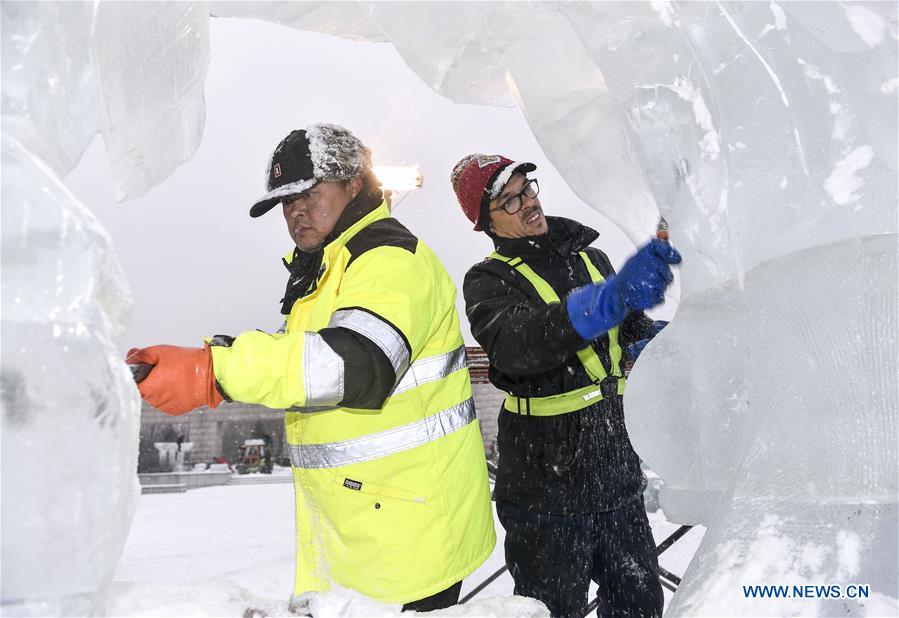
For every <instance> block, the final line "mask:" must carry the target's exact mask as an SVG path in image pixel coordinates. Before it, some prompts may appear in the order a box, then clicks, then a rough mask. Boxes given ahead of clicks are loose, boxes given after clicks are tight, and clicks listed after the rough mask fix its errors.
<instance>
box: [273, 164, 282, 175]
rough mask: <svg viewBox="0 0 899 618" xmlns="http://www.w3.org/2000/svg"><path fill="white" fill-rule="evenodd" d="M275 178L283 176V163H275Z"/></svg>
mask: <svg viewBox="0 0 899 618" xmlns="http://www.w3.org/2000/svg"><path fill="white" fill-rule="evenodd" d="M274 171H275V178H281V164H280V163H275V170H274Z"/></svg>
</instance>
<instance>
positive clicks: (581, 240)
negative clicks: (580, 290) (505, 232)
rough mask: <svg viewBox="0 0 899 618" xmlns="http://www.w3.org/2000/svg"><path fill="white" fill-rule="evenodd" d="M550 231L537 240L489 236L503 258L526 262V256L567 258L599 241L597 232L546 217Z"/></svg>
mask: <svg viewBox="0 0 899 618" xmlns="http://www.w3.org/2000/svg"><path fill="white" fill-rule="evenodd" d="M546 223H547V225H548V226H549V231H548V232H547V233H546V234H542V235H540V236H527V237H525V238H500V237H498V236H492V238H493V246H494V247H496V252H497V253H499V254H500V255H503V256H505V257H509V258H513V257H520V258H521V259H523V260H524V261H527V259H528V256H531V257H538V256H543V257H545V256H547V255H549V256H554V255H558V256H562V257H566V256H569V255H572V254H576V253H577V252H578V251H583V250H584V249H586V248H587V247H589V246H590V244H591V243H593V241H595V240H596V239H597V238H599V232H597V231H596V230H594V229H592V228H589V227H587V226H586V225H582V224H580V223H578V222H577V221H574V220H573V219H566V218H565V217H547V218H546Z"/></svg>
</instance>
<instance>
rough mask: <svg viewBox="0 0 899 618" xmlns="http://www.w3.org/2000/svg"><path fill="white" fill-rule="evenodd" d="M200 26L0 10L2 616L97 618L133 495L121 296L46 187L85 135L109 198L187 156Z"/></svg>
mask: <svg viewBox="0 0 899 618" xmlns="http://www.w3.org/2000/svg"><path fill="white" fill-rule="evenodd" d="M126 7H127V8H126ZM208 20H209V16H208V7H207V6H206V4H205V3H197V4H183V3H171V4H162V3H129V4H127V5H126V4H124V3H102V4H100V5H96V4H95V3H89V2H72V3H51V2H41V3H38V2H27V3H26V2H4V3H2V41H3V42H2V45H3V49H2V52H3V53H2V88H3V99H2V113H3V116H2V127H3V141H2V170H3V182H2V209H3V211H2V215H3V225H2V280H3V294H2V346H3V350H2V374H0V406H2V409H0V420H2V493H3V500H2V586H0V588H2V601H0V603H2V604H0V613H2V614H3V615H15V616H24V615H35V616H50V615H55V616H62V615H66V616H91V615H97V614H102V613H104V611H105V605H106V597H107V595H108V592H109V586H110V584H111V581H112V576H113V572H114V570H115V566H116V563H117V562H118V559H119V556H120V554H121V551H122V548H123V546H124V543H125V539H126V537H127V534H128V528H129V526H130V523H131V516H132V514H133V511H134V508H135V506H136V504H137V496H138V494H139V487H138V483H137V475H136V472H137V450H138V449H137V446H138V431H139V420H140V398H139V396H138V394H137V391H136V389H135V388H134V384H133V381H132V379H131V376H130V372H129V371H128V370H127V368H126V367H125V365H124V363H123V362H122V360H121V359H120V358H119V354H118V351H117V348H116V346H115V344H114V338H115V337H116V336H117V335H118V334H120V333H121V331H122V326H123V321H124V319H125V318H126V316H127V312H128V308H129V306H130V304H131V299H130V298H131V297H130V291H129V287H128V284H127V282H126V280H125V277H124V273H123V272H122V269H121V266H120V264H119V261H118V258H117V256H116V254H115V251H114V250H113V247H112V243H111V241H110V238H109V236H108V235H107V233H106V231H105V230H104V229H103V228H102V226H101V225H100V223H99V222H98V221H97V219H96V218H95V217H94V216H93V215H92V214H91V212H90V210H89V209H88V208H87V207H86V206H85V205H83V204H81V203H80V202H79V201H78V200H77V199H76V198H75V197H74V196H73V195H72V194H71V193H70V192H69V191H68V190H67V189H66V188H65V186H64V185H63V183H62V181H61V180H60V178H61V177H62V176H64V175H65V174H66V173H68V172H69V171H71V169H72V168H73V167H74V166H75V164H76V163H77V162H78V160H79V158H80V157H81V155H82V154H83V153H84V150H85V149H86V148H87V146H88V145H89V144H90V142H91V141H92V140H93V139H94V136H95V135H96V133H97V132H98V131H103V133H104V135H105V137H106V143H107V150H108V152H109V155H110V159H111V160H112V162H113V170H114V174H115V175H116V183H117V190H118V194H119V197H120V198H125V197H134V196H138V195H141V194H142V193H144V192H146V191H147V190H148V189H150V188H152V187H153V186H155V185H156V184H158V183H159V182H161V181H162V180H164V179H165V178H166V177H167V176H168V175H169V174H171V172H172V171H173V170H174V169H175V168H176V167H177V166H178V165H179V164H180V163H181V162H183V161H185V160H187V159H188V158H190V156H192V154H193V152H194V150H195V149H196V147H197V145H198V144H199V140H200V133H201V131H202V126H203V119H204V113H205V109H204V108H205V104H204V102H203V82H204V79H205V71H206V65H207V63H208V51H207V50H208V44H207V39H208V37H207V28H208ZM157 63H159V64H157ZM110 181H111V179H110Z"/></svg>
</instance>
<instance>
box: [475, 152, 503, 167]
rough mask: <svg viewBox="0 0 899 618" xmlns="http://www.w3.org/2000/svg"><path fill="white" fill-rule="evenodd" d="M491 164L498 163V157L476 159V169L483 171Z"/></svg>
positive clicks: (486, 156) (484, 156) (483, 156)
mask: <svg viewBox="0 0 899 618" xmlns="http://www.w3.org/2000/svg"><path fill="white" fill-rule="evenodd" d="M493 163H499V155H489V156H488V155H482V156H480V157H478V167H480V168H481V169H484V168H485V167H487V166H488V165H492V164H493Z"/></svg>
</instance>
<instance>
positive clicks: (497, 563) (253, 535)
mask: <svg viewBox="0 0 899 618" xmlns="http://www.w3.org/2000/svg"><path fill="white" fill-rule="evenodd" d="M285 480H286V479H285ZM293 521H294V506H293V487H292V485H291V484H290V483H289V482H285V483H281V484H260V485H226V486H218V487H208V488H203V489H195V490H191V491H189V492H187V493H181V494H150V495H144V496H141V498H140V503H139V506H138V509H137V514H136V515H135V518H134V523H133V524H132V526H131V533H130V535H129V537H128V542H127V545H126V546H125V551H124V554H123V556H122V559H121V561H120V562H119V566H118V570H117V571H116V575H115V584H114V587H113V592H112V597H111V599H110V603H109V607H108V610H109V614H110V615H113V616H242V615H243V614H244V612H245V610H246V609H247V608H259V609H262V610H263V611H264V612H265V613H266V614H268V615H270V616H273V615H285V614H286V613H287V600H288V599H289V597H290V594H291V592H292V589H293V569H294V559H293V552H294V524H293ZM650 522H651V523H652V527H653V533H654V535H655V538H656V543H657V544H658V543H659V542H661V541H662V540H663V539H664V538H665V537H667V536H668V535H669V534H671V533H672V532H673V531H674V530H676V529H677V527H678V526H677V524H672V523H669V522H668V521H666V520H665V519H664V517H663V516H662V514H661V512H657V513H653V514H650ZM496 532H497V546H496V549H495V550H494V552H493V554H492V555H491V556H490V558H489V559H488V560H487V561H486V562H485V563H484V564H483V565H482V566H481V567H480V568H479V569H478V570H477V571H476V572H475V573H473V574H472V575H471V576H469V577H468V578H466V580H465V582H464V583H463V587H462V596H463V597H464V596H465V595H466V594H467V593H468V591H470V590H472V589H473V588H474V587H476V586H477V585H478V584H480V583H481V582H483V581H484V580H485V579H486V578H487V577H489V576H490V575H491V574H493V573H494V572H496V571H497V570H498V569H500V568H501V567H502V566H503V563H504V562H503V552H502V537H503V529H502V527H501V526H500V525H499V522H497V523H496ZM702 534H703V531H702V530H701V529H693V530H691V531H690V532H689V533H687V535H686V536H685V537H683V538H682V539H681V540H680V541H678V542H677V543H675V544H674V546H672V547H671V548H670V549H669V550H668V551H666V552H665V553H664V554H662V556H661V557H660V559H659V562H660V565H661V566H662V567H663V568H665V569H667V570H668V571H671V572H672V573H674V574H676V575H683V573H684V570H685V569H686V567H687V564H688V563H689V561H690V558H691V557H692V556H693V553H694V552H695V551H696V547H697V546H698V544H699V541H700V540H701V538H702ZM591 593H592V591H591ZM511 595H512V578H511V577H510V576H509V574H508V573H504V574H503V575H502V576H501V577H499V578H498V579H496V580H495V581H494V582H493V583H491V584H490V585H489V586H487V587H486V588H485V589H484V590H483V591H481V592H480V593H479V594H478V595H477V597H476V598H475V599H474V600H473V601H471V603H474V602H475V601H478V600H480V602H479V603H478V604H476V605H473V606H471V608H470V610H469V611H466V612H465V613H459V612H458V610H455V609H453V610H447V613H446V614H445V615H456V616H458V615H468V616H472V615H481V616H483V615H493V616H504V615H506V616H508V615H516V616H522V615H540V614H539V613H533V612H534V606H533V605H532V604H527V603H522V601H523V600H521V599H517V600H509V599H506V600H503V601H502V603H498V602H497V601H498V600H497V599H494V600H492V601H491V600H489V599H490V598H491V597H500V596H503V597H508V596H511ZM670 598H671V594H670V593H669V592H668V591H667V590H666V591H665V603H666V605H667V603H668V601H669V600H670ZM398 609H399V608H398V606H396V607H389V606H381V605H377V604H373V603H372V602H366V601H365V600H364V599H358V598H354V597H353V596H352V595H349V594H346V593H343V594H338V595H335V596H334V597H333V598H331V599H324V600H322V601H320V602H319V605H318V610H319V611H318V613H317V615H322V616H324V615H340V616H373V615H395V614H396V613H398V611H397V610H398ZM538 611H539V610H538ZM450 612H452V613H450ZM529 612H530V613H529ZM441 613H442V612H441Z"/></svg>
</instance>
